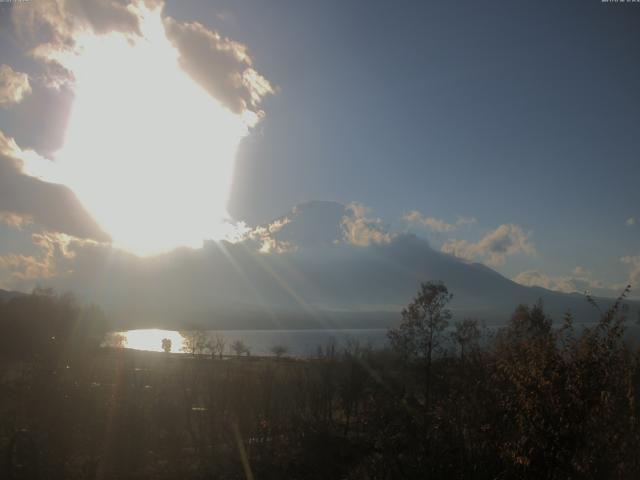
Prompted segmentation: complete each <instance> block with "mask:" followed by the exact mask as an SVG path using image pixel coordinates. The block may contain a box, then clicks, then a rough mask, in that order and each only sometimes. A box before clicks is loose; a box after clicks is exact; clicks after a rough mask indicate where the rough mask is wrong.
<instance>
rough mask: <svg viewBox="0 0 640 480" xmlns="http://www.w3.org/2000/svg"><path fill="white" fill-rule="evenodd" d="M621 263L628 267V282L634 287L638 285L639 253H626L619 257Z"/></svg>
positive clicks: (639, 281) (639, 282)
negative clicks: (632, 254) (624, 255)
mask: <svg viewBox="0 0 640 480" xmlns="http://www.w3.org/2000/svg"><path fill="white" fill-rule="evenodd" d="M620 261H621V262H622V263H624V264H625V265H628V267H629V280H628V283H629V284H630V285H631V286H633V287H635V288H636V289H637V288H638V286H640V255H634V256H631V255H627V256H626V257H622V258H621V259H620Z"/></svg>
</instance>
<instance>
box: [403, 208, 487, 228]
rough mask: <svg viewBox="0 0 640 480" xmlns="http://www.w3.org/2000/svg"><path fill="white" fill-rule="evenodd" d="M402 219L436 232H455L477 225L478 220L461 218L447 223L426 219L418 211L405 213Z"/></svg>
mask: <svg viewBox="0 0 640 480" xmlns="http://www.w3.org/2000/svg"><path fill="white" fill-rule="evenodd" d="M402 218H403V219H404V220H406V221H408V222H411V223H418V224H421V225H424V226H425V227H428V228H431V229H432V230H435V231H436V232H453V231H454V230H457V229H458V228H460V227H462V226H464V225H471V224H474V223H477V220H476V219H475V218H473V217H459V218H458V220H456V222H455V223H447V222H445V221H444V220H440V219H439V218H435V217H425V216H424V215H423V214H422V213H420V212H418V211H417V210H411V211H410V212H408V213H405V214H404V215H403V217H402Z"/></svg>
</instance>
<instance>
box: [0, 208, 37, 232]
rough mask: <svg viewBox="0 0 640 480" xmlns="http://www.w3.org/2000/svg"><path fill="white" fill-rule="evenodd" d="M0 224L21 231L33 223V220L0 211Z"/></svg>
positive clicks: (26, 216)
mask: <svg viewBox="0 0 640 480" xmlns="http://www.w3.org/2000/svg"><path fill="white" fill-rule="evenodd" d="M0 223H4V224H5V225H7V226H9V227H12V228H15V229H17V230H22V228H23V227H25V226H26V225H31V224H32V223H33V218H31V217H30V216H29V215H16V214H15V213H11V212H2V211H0Z"/></svg>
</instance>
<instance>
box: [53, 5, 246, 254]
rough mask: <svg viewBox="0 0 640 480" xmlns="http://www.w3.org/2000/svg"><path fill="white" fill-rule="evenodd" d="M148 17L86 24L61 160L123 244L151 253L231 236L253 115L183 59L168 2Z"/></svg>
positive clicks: (75, 60) (70, 64)
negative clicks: (228, 103) (230, 210)
mask: <svg viewBox="0 0 640 480" xmlns="http://www.w3.org/2000/svg"><path fill="white" fill-rule="evenodd" d="M140 21H141V22H140V23H141V32H142V35H141V36H140V37H135V38H126V37H124V36H123V35H121V34H110V35H101V36H96V35H93V34H86V35H84V36H80V37H79V38H78V39H77V48H76V51H75V52H74V53H73V54H69V55H67V56H66V57H64V58H62V59H61V61H62V63H63V64H64V65H65V66H66V67H67V68H68V69H69V70H70V71H71V72H72V73H73V75H74V77H75V99H74V104H73V107H72V111H71V115H70V119H69V123H68V126H67V130H66V133H65V139H64V146H63V147H62V149H61V150H60V151H59V152H57V153H56V162H57V163H58V165H59V166H60V169H61V172H62V177H63V178H64V183H66V184H67V185H68V186H69V187H71V188H72V189H73V191H74V192H75V193H76V195H77V196H78V198H79V199H80V201H81V202H82V203H83V205H84V206H85V207H86V208H87V210H88V211H89V213H90V214H92V215H93V216H94V218H95V219H96V220H97V221H98V223H99V224H100V225H101V226H102V228H103V229H104V230H105V231H106V232H107V233H109V234H110V235H111V236H112V238H113V242H114V245H115V246H118V247H120V248H123V249H126V250H128V251H131V252H134V253H137V254H139V255H149V254H155V253H160V252H164V251H168V250H170V249H173V248H175V247H178V246H191V247H198V246H201V244H202V241H203V239H211V238H213V239H216V238H221V237H222V236H224V234H225V225H228V224H226V223H225V220H226V219H227V218H228V214H227V209H226V205H227V202H228V198H229V193H230V188H231V183H232V177H233V168H234V161H235V156H236V151H237V148H238V144H239V142H240V140H241V139H242V138H243V137H244V136H246V135H247V133H248V129H249V125H250V124H251V121H250V119H248V118H247V115H246V114H245V115H243V114H235V113H233V112H231V111H230V110H228V109H227V108H225V107H224V106H222V105H221V104H220V103H219V102H218V101H217V100H216V99H215V98H213V97H211V96H210V95H209V94H208V93H207V92H206V91H205V90H204V89H203V88H202V87H201V86H199V85H198V84H197V83H196V82H194V81H193V80H192V79H191V78H190V77H189V76H188V75H187V74H186V73H185V72H184V71H183V70H182V69H181V68H180V67H179V65H178V52H177V51H176V50H175V48H174V47H173V45H172V44H171V43H170V41H169V40H168V39H167V37H166V34H165V31H164V26H163V23H162V19H161V12H160V11H159V10H155V11H151V10H142V9H141V10H140Z"/></svg>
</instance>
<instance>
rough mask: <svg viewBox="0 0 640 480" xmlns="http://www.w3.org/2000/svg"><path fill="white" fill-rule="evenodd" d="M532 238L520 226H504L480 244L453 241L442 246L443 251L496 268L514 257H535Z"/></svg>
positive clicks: (484, 238)
mask: <svg viewBox="0 0 640 480" xmlns="http://www.w3.org/2000/svg"><path fill="white" fill-rule="evenodd" d="M530 236H531V233H525V232H524V231H523V230H522V228H521V227H519V226H518V225H514V224H504V225H500V226H499V227H498V228H496V229H495V230H493V231H491V232H489V233H487V234H486V235H485V236H484V237H483V238H482V239H481V240H480V241H479V242H478V243H472V242H468V241H466V240H455V239H453V240H450V241H448V242H446V243H445V244H444V245H442V248H441V250H442V251H443V252H444V253H449V254H451V255H455V256H456V257H460V258H464V259H467V260H474V259H477V258H481V259H483V260H484V261H486V263H487V264H488V265H491V266H496V265H501V264H503V263H504V262H505V260H506V257H509V256H512V255H516V254H519V253H520V254H524V255H534V254H535V253H536V249H535V246H534V245H533V243H532V242H531V240H530Z"/></svg>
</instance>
